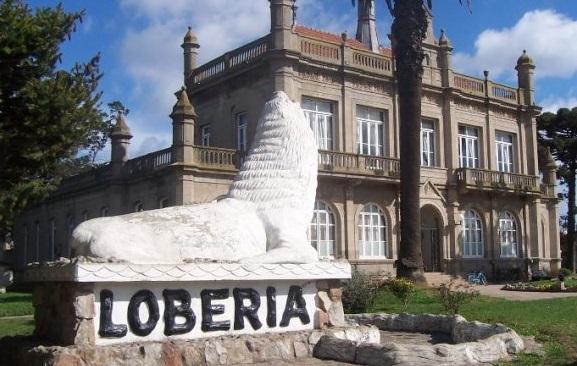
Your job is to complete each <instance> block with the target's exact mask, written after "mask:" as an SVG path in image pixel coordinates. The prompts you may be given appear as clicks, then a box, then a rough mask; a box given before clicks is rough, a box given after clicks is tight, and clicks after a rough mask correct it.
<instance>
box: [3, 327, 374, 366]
mask: <svg viewBox="0 0 577 366" xmlns="http://www.w3.org/2000/svg"><path fill="white" fill-rule="evenodd" d="M323 336H330V337H331V338H336V339H342V340H345V341H348V342H353V343H354V344H356V343H360V342H363V343H365V342H366V343H379V341H380V335H379V330H378V329H377V328H375V327H367V326H354V327H343V328H331V329H324V330H312V331H300V332H288V333H282V334H266V335H242V336H226V337H215V338H208V339H203V340H195V341H171V342H146V343H130V344H119V345H110V346H68V347H61V346H41V345H38V343H35V342H34V341H33V340H31V339H29V338H24V337H14V338H5V339H4V340H3V341H2V342H0V354H1V355H2V362H3V364H6V365H26V366H40V365H42V366H43V365H54V366H72V365H74V366H76V365H78V366H80V365H107V366H108V365H110V366H115V365H118V366H120V365H122V366H125V365H151V366H154V365H159V366H160V365H162V366H169V365H171V366H189V365H190V366H192V365H194V366H205V365H206V366H210V365H238V364H251V363H259V362H271V363H274V362H275V361H294V360H297V359H300V358H306V357H311V356H312V354H313V349H314V348H315V346H316V344H317V343H318V341H319V339H321V338H322V337H323Z"/></svg>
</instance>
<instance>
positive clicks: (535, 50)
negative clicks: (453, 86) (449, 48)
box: [454, 10, 577, 79]
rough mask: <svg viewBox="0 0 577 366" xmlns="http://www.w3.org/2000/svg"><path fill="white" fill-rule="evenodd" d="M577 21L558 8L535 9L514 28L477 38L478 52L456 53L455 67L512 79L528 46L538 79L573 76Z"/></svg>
mask: <svg viewBox="0 0 577 366" xmlns="http://www.w3.org/2000/svg"><path fill="white" fill-rule="evenodd" d="M575 39H577V20H575V19H571V18H569V17H567V16H565V15H563V14H560V13H557V12H556V11H555V10H533V11H529V12H527V13H525V14H524V15H523V17H522V18H521V19H520V20H519V21H518V22H517V24H515V25H514V26H512V27H511V28H503V29H488V30H485V31H483V32H482V33H481V34H480V35H479V36H478V37H477V40H476V41H475V49H476V50H475V53H474V54H467V53H456V54H455V56H454V64H455V67H456V68H457V69H459V70H461V71H464V72H467V73H473V74H479V73H480V72H482V70H489V71H490V72H491V76H492V77H493V78H498V77H502V76H504V77H506V78H511V79H512V78H513V77H514V75H515V70H514V67H515V65H516V62H517V58H518V57H519V56H520V55H521V52H522V51H523V50H524V49H526V50H527V53H528V54H529V55H530V56H531V57H532V58H533V60H534V61H535V63H536V65H537V69H536V70H535V76H536V77H537V78H544V77H559V78H570V77H572V76H573V75H575V74H577V62H575V60H577V42H575Z"/></svg>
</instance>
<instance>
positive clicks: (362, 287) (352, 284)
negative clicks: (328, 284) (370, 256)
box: [343, 270, 377, 314]
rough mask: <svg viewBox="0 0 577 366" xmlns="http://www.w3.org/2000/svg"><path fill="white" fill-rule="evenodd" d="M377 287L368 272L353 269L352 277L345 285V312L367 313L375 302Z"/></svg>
mask: <svg viewBox="0 0 577 366" xmlns="http://www.w3.org/2000/svg"><path fill="white" fill-rule="evenodd" d="M376 295H377V287H376V286H375V285H374V284H373V283H372V282H371V279H370V278H369V276H367V275H366V274H364V273H362V272H359V271H358V270H355V271H353V273H352V275H351V279H350V280H349V281H348V282H347V283H346V284H345V286H344V287H343V307H344V309H345V313H349V314H350V313H352V314H355V313H366V312H368V311H369V309H370V307H371V306H372V305H373V304H374V302H375V297H376Z"/></svg>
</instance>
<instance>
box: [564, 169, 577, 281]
mask: <svg viewBox="0 0 577 366" xmlns="http://www.w3.org/2000/svg"><path fill="white" fill-rule="evenodd" d="M576 174H577V168H574V167H571V168H569V175H568V177H567V187H568V191H569V192H568V195H569V196H568V199H567V248H566V252H565V253H563V254H564V255H562V256H561V257H562V258H563V261H562V265H563V267H564V268H569V269H571V270H573V271H575V239H576V238H575V236H576V235H575V214H576V213H577V212H575V211H577V210H576V208H575V190H576V187H575V183H576V182H575V175H576Z"/></svg>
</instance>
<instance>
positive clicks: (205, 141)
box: [200, 125, 211, 146]
mask: <svg viewBox="0 0 577 366" xmlns="http://www.w3.org/2000/svg"><path fill="white" fill-rule="evenodd" d="M210 132H211V131H210V126H209V125H204V126H200V144H201V145H202V146H210Z"/></svg>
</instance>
